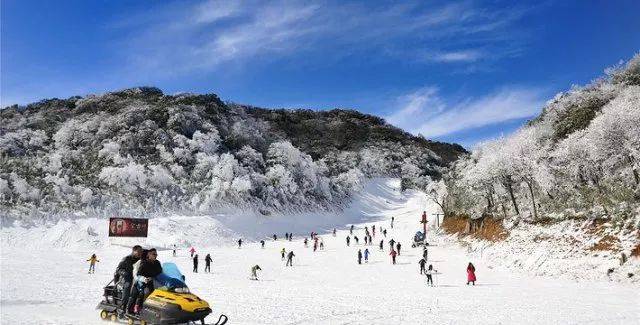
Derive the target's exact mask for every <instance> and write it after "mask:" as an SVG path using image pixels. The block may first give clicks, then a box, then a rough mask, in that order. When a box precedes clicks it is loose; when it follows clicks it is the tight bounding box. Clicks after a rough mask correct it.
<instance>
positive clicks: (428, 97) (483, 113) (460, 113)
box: [387, 88, 545, 137]
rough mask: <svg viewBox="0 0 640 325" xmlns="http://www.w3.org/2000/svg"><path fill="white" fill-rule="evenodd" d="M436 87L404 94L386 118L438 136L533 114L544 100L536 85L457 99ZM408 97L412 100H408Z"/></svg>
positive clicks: (426, 134)
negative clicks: (447, 97) (446, 97)
mask: <svg viewBox="0 0 640 325" xmlns="http://www.w3.org/2000/svg"><path fill="white" fill-rule="evenodd" d="M425 89H428V90H429V91H427V92H425ZM434 89H435V88H423V89H421V90H418V91H416V92H414V93H411V94H409V95H405V96H402V97H401V98H400V99H399V102H400V103H401V104H400V106H399V108H398V110H397V111H396V112H395V113H393V114H391V115H390V116H388V117H387V120H388V121H389V122H390V123H392V124H394V125H396V126H398V127H401V128H404V129H407V130H408V131H410V132H413V133H415V134H418V133H420V134H422V135H424V136H425V137H439V136H444V135H448V134H453V133H456V132H459V131H463V130H470V129H474V128H479V127H483V126H488V125H495V124H499V123H503V122H507V121H511V120H514V119H521V118H528V117H532V116H535V115H536V114H538V113H539V112H540V110H541V109H542V106H543V105H544V103H545V100H544V94H543V92H542V91H541V90H539V89H535V88H504V89H502V90H499V91H496V92H494V93H491V94H488V95H486V96H483V97H480V98H469V99H466V100H462V101H459V102H456V103H447V102H446V101H445V100H444V99H443V98H441V97H440V96H439V95H438V92H437V91H434ZM406 98H413V100H409V101H407V100H406ZM403 103H404V104H403Z"/></svg>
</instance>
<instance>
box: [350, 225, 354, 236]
mask: <svg viewBox="0 0 640 325" xmlns="http://www.w3.org/2000/svg"><path fill="white" fill-rule="evenodd" d="M349 234H350V235H353V225H351V230H349Z"/></svg>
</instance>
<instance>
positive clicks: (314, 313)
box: [1, 179, 640, 324]
mask: <svg viewBox="0 0 640 325" xmlns="http://www.w3.org/2000/svg"><path fill="white" fill-rule="evenodd" d="M425 209H426V210H427V212H428V213H434V212H435V211H436V210H435V207H434V206H432V205H431V204H429V203H428V202H427V200H426V198H425V197H424V195H421V194H420V193H418V192H408V193H405V194H401V193H400V191H399V181H397V180H394V179H378V180H374V181H372V182H371V183H369V184H368V185H367V186H366V188H365V190H364V191H363V192H362V193H361V194H359V195H358V196H357V197H355V198H354V202H353V204H352V205H351V206H350V207H348V208H347V209H345V210H344V211H343V212H341V213H335V214H318V215H313V214H306V215H298V216H282V217H273V218H268V219H266V220H264V218H263V220H258V219H257V217H253V216H241V215H238V216H236V218H233V216H232V215H225V216H213V217H175V218H165V219H157V220H156V219H153V220H151V229H150V231H151V233H150V238H149V239H148V241H147V244H149V245H154V246H158V247H163V246H165V245H166V246H169V245H172V244H173V243H178V245H180V247H181V250H179V251H178V256H177V257H172V256H171V251H169V250H163V251H160V253H159V259H160V261H163V262H165V261H173V262H175V263H177V264H178V265H179V266H180V268H181V269H182V271H183V273H185V274H186V275H187V283H188V284H189V286H190V287H191V290H192V291H193V292H194V293H195V294H197V295H198V296H200V297H201V298H203V299H205V300H207V301H208V302H209V303H210V304H211V305H212V309H213V314H212V316H210V317H209V318H208V321H209V322H215V320H216V319H217V315H218V314H219V313H224V314H226V315H227V316H228V317H229V324H424V323H429V324H514V323H517V324H585V323H592V324H604V323H607V324H637V322H638V319H639V317H640V298H639V295H638V293H637V292H638V290H637V289H638V288H637V287H633V286H624V285H621V284H615V283H610V282H596V283H591V282H573V281H569V280H554V279H550V278H544V277H531V276H528V275H524V274H514V273H511V272H510V271H506V270H502V269H499V268H497V267H493V268H492V267H490V265H491V264H490V263H488V262H485V261H483V260H479V259H477V258H478V257H476V256H474V257H470V256H467V254H466V252H465V251H464V250H463V249H461V248H459V247H457V246H454V245H451V244H446V245H445V244H444V242H445V241H444V240H439V238H438V236H436V235H433V234H430V236H429V240H430V241H431V242H432V243H433V244H435V245H434V246H432V247H430V248H429V263H430V264H433V265H434V268H435V269H437V270H438V271H439V272H440V273H441V274H440V275H439V276H437V279H436V281H437V284H438V285H437V287H428V286H426V283H425V277H424V276H421V275H419V273H418V270H419V268H418V264H417V262H418V260H419V259H420V255H421V248H415V249H414V248H411V241H412V237H413V234H414V233H415V231H416V230H419V229H420V228H421V225H420V224H419V223H418V220H419V216H420V214H421V213H422V211H423V210H425ZM392 216H394V217H395V225H394V228H393V229H391V228H390V227H389V221H390V219H391V217H392ZM287 220H289V221H290V222H287ZM351 223H357V224H356V235H358V237H360V244H359V245H355V243H354V242H353V241H352V243H351V246H350V247H347V246H346V244H345V238H346V236H347V235H348V233H349V231H348V226H349V225H350V224H351ZM373 224H376V225H377V227H376V228H378V229H377V230H379V229H380V227H383V228H387V230H388V235H387V238H386V239H385V250H384V251H379V250H378V246H377V243H379V241H380V240H381V239H383V237H382V234H381V233H380V232H379V231H377V232H376V237H375V238H374V243H375V244H374V245H372V246H364V242H363V237H364V230H363V228H364V226H366V225H369V226H370V225H373ZM334 225H335V226H336V227H337V228H338V229H339V230H338V233H337V236H336V237H333V236H332V235H331V234H330V230H331V229H332V228H333V226H334ZM87 227H91V231H87ZM102 228H104V229H102ZM311 230H316V231H317V232H319V233H320V234H321V237H322V238H323V241H324V244H325V249H324V250H322V251H317V252H313V250H312V248H311V246H312V245H311V244H310V245H309V248H305V247H304V245H303V243H302V239H303V237H304V235H303V234H307V233H308V232H309V231H311ZM274 231H277V233H278V237H279V239H278V240H277V241H273V240H272V239H266V241H267V243H266V247H265V249H261V248H260V244H259V243H258V242H257V241H256V240H258V239H259V238H263V237H267V236H268V235H270V234H272V233H273V232H274ZM288 231H289V232H290V231H293V232H294V233H296V236H295V238H294V240H293V241H292V242H285V241H284V238H282V239H280V237H284V232H288ZM90 233H92V234H90ZM87 234H88V235H87ZM240 236H242V237H243V238H244V239H245V241H246V242H245V244H243V247H242V248H241V249H238V248H237V245H236V244H235V243H236V241H237V239H238V238H240ZM391 238H394V239H395V240H396V241H400V242H401V243H402V251H401V253H402V254H401V255H400V256H399V257H398V264H396V265H391V262H390V257H389V256H388V244H387V241H388V240H389V239H391ZM187 243H188V244H196V246H195V248H196V250H197V253H198V254H199V255H200V272H202V271H203V269H204V256H205V255H206V254H207V253H210V254H211V255H212V257H213V264H212V273H210V274H205V273H197V274H194V273H191V272H190V271H191V260H190V258H189V256H188V253H187V248H188V245H186V244H187ZM439 244H442V245H439ZM283 247H284V248H285V249H286V250H287V251H290V250H293V251H294V253H295V255H296V257H295V258H294V266H293V267H285V262H284V261H282V260H281V258H280V250H281V249H282V248H283ZM365 247H368V248H369V250H370V251H371V256H370V260H369V262H368V263H366V264H363V265H358V264H357V259H356V255H357V251H358V249H362V250H363V251H364V248H365ZM128 252H129V249H127V248H125V247H121V246H115V245H110V244H109V241H108V239H106V222H105V221H104V220H101V221H100V220H84V221H75V222H71V221H63V222H60V223H58V224H57V225H50V226H49V228H45V227H31V228H24V227H18V226H14V227H5V228H3V229H2V259H1V262H2V265H1V271H2V277H1V308H2V309H1V323H2V324H23V323H24V324H104V322H103V321H101V320H100V319H99V316H98V311H96V310H95V309H94V308H95V305H96V304H97V303H98V302H99V300H100V297H101V294H102V286H103V285H104V284H106V283H107V282H109V280H110V278H111V276H112V273H113V269H114V268H115V266H116V264H117V263H118V261H119V260H120V259H121V258H122V256H124V255H125V254H127V253H128ZM92 253H96V254H97V255H98V258H99V259H100V263H98V266H97V271H96V273H95V274H87V273H86V271H87V268H88V264H87V262H85V261H86V259H87V258H88V257H89V256H90V255H91V254H92ZM469 262H473V263H474V265H475V266H476V270H477V271H476V274H477V276H478V282H477V284H476V285H475V286H467V285H466V284H465V283H466V271H465V270H466V266H467V264H468V263H469ZM255 264H258V265H260V267H261V268H262V270H263V271H262V272H261V273H260V274H259V278H260V280H259V281H251V280H249V268H250V267H251V266H253V265H255ZM585 272H589V270H585Z"/></svg>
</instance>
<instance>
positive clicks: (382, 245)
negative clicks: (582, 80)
mask: <svg viewBox="0 0 640 325" xmlns="http://www.w3.org/2000/svg"><path fill="white" fill-rule="evenodd" d="M380 250H381V251H382V250H384V240H380Z"/></svg>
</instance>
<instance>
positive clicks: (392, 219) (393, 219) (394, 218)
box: [391, 217, 396, 229]
mask: <svg viewBox="0 0 640 325" xmlns="http://www.w3.org/2000/svg"><path fill="white" fill-rule="evenodd" d="M395 220H396V217H391V229H393V222H394V221H395Z"/></svg>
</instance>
